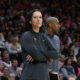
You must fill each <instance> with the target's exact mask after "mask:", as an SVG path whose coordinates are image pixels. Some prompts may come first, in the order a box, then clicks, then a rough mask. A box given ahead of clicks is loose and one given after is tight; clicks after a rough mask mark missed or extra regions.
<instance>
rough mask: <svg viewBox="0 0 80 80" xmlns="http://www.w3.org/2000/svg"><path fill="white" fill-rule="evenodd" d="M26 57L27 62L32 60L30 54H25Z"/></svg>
mask: <svg viewBox="0 0 80 80" xmlns="http://www.w3.org/2000/svg"><path fill="white" fill-rule="evenodd" d="M26 59H27V61H29V62H33V61H34V59H33V58H32V57H31V56H30V55H27V56H26Z"/></svg>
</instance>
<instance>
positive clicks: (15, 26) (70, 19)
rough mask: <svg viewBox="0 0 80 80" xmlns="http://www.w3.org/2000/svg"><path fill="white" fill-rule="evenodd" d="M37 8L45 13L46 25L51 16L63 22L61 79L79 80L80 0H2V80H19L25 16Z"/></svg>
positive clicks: (0, 30) (0, 7)
mask: <svg viewBox="0 0 80 80" xmlns="http://www.w3.org/2000/svg"><path fill="white" fill-rule="evenodd" d="M36 8H37V9H40V10H41V11H42V13H43V18H44V24H45V20H46V18H47V17H48V16H55V17H57V18H58V19H59V21H60V25H61V29H60V32H59V34H58V35H59V37H60V41H61V48H60V49H61V56H60V60H59V69H60V80H67V78H68V77H69V76H70V75H74V76H76V77H78V79H77V80H80V0H1V1H0V80H20V79H19V78H20V74H21V71H22V68H23V61H22V50H21V44H20V40H21V35H22V33H23V32H25V31H27V30H26V29H27V28H26V27H27V25H26V22H27V16H26V15H27V14H28V12H29V11H30V10H32V9H36ZM45 27H46V26H45ZM63 78H64V79H63Z"/></svg>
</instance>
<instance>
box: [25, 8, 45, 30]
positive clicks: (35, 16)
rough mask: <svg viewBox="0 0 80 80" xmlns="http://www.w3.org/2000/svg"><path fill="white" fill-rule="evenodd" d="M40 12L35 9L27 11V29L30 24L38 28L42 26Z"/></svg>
mask: <svg viewBox="0 0 80 80" xmlns="http://www.w3.org/2000/svg"><path fill="white" fill-rule="evenodd" d="M42 21H43V19H42V13H41V11H40V10H38V9H35V10H31V11H30V12H29V13H28V17H27V23H28V24H29V26H28V27H29V29H30V26H31V27H32V28H40V27H41V26H42Z"/></svg>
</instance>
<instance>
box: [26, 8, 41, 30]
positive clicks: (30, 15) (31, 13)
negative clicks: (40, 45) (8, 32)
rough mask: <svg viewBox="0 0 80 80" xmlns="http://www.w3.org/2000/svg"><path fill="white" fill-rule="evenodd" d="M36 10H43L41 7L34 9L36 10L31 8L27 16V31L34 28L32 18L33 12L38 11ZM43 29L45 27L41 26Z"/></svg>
mask: <svg viewBox="0 0 80 80" xmlns="http://www.w3.org/2000/svg"><path fill="white" fill-rule="evenodd" d="M36 11H39V12H41V11H40V10H39V9H34V10H31V11H30V12H28V13H27V17H26V18H27V21H26V29H25V30H26V31H29V30H31V29H32V25H31V24H30V20H31V18H32V16H33V13H34V12H36ZM41 13H42V12H41ZM42 26H43V25H42ZM42 30H43V27H41V28H40V31H42Z"/></svg>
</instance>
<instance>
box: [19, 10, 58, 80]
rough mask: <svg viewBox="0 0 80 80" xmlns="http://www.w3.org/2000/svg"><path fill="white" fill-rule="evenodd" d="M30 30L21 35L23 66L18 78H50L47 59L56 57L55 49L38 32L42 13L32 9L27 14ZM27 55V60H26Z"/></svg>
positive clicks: (42, 79)
mask: <svg viewBox="0 0 80 80" xmlns="http://www.w3.org/2000/svg"><path fill="white" fill-rule="evenodd" d="M28 19H29V20H28V22H29V28H31V30H30V31H27V32H25V33H24V34H23V35H22V40H21V45H22V57H23V61H24V66H23V70H22V74H21V78H20V80H50V79H49V73H48V68H47V61H48V60H49V59H50V58H53V59H57V58H58V55H57V51H56V50H55V49H53V47H52V46H51V44H50V43H49V41H48V40H47V39H46V37H45V36H43V34H42V33H40V32H39V31H40V28H41V27H42V22H43V19H42V13H41V12H40V11H39V10H32V11H30V13H29V15H28ZM26 56H27V60H26Z"/></svg>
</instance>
